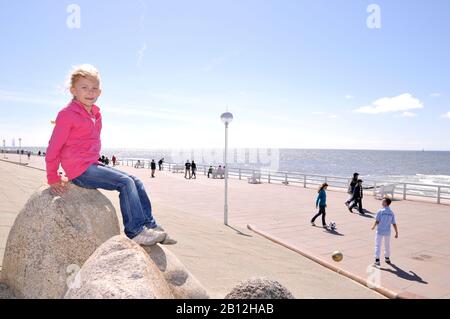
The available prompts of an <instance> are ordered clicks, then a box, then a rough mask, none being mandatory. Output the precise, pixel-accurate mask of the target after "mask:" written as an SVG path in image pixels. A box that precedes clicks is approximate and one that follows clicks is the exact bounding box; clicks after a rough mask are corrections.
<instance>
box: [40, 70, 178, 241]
mask: <svg viewBox="0 0 450 319" xmlns="http://www.w3.org/2000/svg"><path fill="white" fill-rule="evenodd" d="M70 92H71V93H72V95H73V100H72V101H71V102H70V103H69V104H68V105H67V106H66V107H65V108H64V109H62V110H61V111H60V112H59V113H58V117H57V118H56V123H55V128H54V130H53V134H52V137H51V138H50V142H49V145H48V148H47V154H46V157H45V162H46V168H47V180H48V184H49V185H50V189H51V192H52V193H53V194H56V195H60V196H61V195H63V194H64V193H65V192H66V191H67V187H66V186H67V183H68V181H67V180H62V179H61V177H60V176H59V174H58V168H59V165H60V164H61V166H62V168H63V169H64V171H65V173H66V176H67V177H68V179H69V180H70V181H71V182H72V183H73V184H75V185H77V186H79V187H84V188H90V189H95V188H101V189H106V190H117V191H119V193H120V195H119V197H120V210H121V213H122V218H123V223H124V226H125V234H126V235H127V236H128V237H129V238H131V239H132V240H134V241H135V242H136V243H138V244H140V245H154V244H156V243H162V244H175V243H176V241H174V240H172V239H170V238H169V236H168V235H167V233H166V232H165V231H164V230H163V229H162V228H161V227H160V226H158V225H157V224H156V221H155V219H154V218H153V215H152V206H151V203H150V200H149V198H148V196H147V193H146V191H145V188H144V185H143V183H142V182H141V181H140V180H139V179H138V178H137V177H135V176H133V175H130V174H127V173H125V172H122V171H119V170H117V169H114V168H111V167H108V166H105V165H103V164H101V163H99V162H98V158H99V157H100V149H101V141H100V132H101V129H102V117H101V115H100V109H99V108H98V107H97V106H96V105H95V104H94V103H95V102H96V101H97V99H98V97H99V96H100V94H101V89H100V76H99V73H98V71H97V70H96V69H95V68H94V67H93V66H91V65H81V66H78V67H76V68H75V69H74V70H73V71H72V72H71V74H70Z"/></svg>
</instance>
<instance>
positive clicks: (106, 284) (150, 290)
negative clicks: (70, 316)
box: [65, 236, 174, 299]
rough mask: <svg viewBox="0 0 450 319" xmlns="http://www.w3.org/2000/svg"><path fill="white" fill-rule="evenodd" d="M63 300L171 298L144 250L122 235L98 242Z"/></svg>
mask: <svg viewBox="0 0 450 319" xmlns="http://www.w3.org/2000/svg"><path fill="white" fill-rule="evenodd" d="M65 298H66V299H173V298H174V296H173V294H172V292H171V290H170V288H169V286H168V284H167V283H166V281H165V279H164V277H163V275H162V273H161V271H160V270H159V269H158V267H157V266H156V265H155V263H154V262H153V261H152V260H151V259H150V257H149V255H148V254H147V253H146V251H145V250H144V249H143V248H142V247H141V246H139V245H138V244H136V243H135V242H133V241H132V240H130V239H128V238H127V237H125V236H115V237H113V238H111V239H110V240H108V241H107V242H105V243H104V244H103V245H101V246H100V247H99V248H98V249H97V250H96V251H95V253H94V254H93V255H92V256H91V257H90V258H89V259H88V260H87V261H86V263H85V264H84V265H83V267H82V268H81V270H80V271H79V272H78V273H77V275H76V276H75V277H74V280H73V282H72V283H71V284H70V288H69V290H68V291H67V293H66V295H65Z"/></svg>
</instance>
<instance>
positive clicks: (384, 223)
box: [372, 198, 398, 266]
mask: <svg viewBox="0 0 450 319" xmlns="http://www.w3.org/2000/svg"><path fill="white" fill-rule="evenodd" d="M382 205H383V208H382V209H380V210H379V211H378V213H377V217H376V219H375V223H374V224H373V226H372V230H374V229H375V227H377V226H378V227H377V235H376V240H375V263H374V266H380V251H381V243H382V241H383V239H384V259H385V261H386V263H387V264H390V263H391V260H390V255H391V245H390V243H391V225H392V226H394V230H395V238H398V228H397V223H396V221H395V216H394V213H393V212H392V210H391V208H390V207H389V205H391V199H390V198H385V199H383V201H382Z"/></svg>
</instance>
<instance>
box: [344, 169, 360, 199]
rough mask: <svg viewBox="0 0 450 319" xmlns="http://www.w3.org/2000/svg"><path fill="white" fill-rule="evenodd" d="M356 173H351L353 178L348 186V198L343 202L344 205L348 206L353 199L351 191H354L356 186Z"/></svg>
mask: <svg viewBox="0 0 450 319" xmlns="http://www.w3.org/2000/svg"><path fill="white" fill-rule="evenodd" d="M358 177H359V174H358V173H353V178H352V180H351V181H350V184H349V185H348V190H347V193H349V194H350V198H349V199H348V200H347V201H346V202H345V205H347V206H349V205H350V203H351V199H352V198H353V191H354V190H355V187H356V184H358Z"/></svg>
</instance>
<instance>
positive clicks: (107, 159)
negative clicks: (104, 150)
mask: <svg viewBox="0 0 450 319" xmlns="http://www.w3.org/2000/svg"><path fill="white" fill-rule="evenodd" d="M105 165H107V166H108V165H109V158H108V156H106V157H105Z"/></svg>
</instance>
